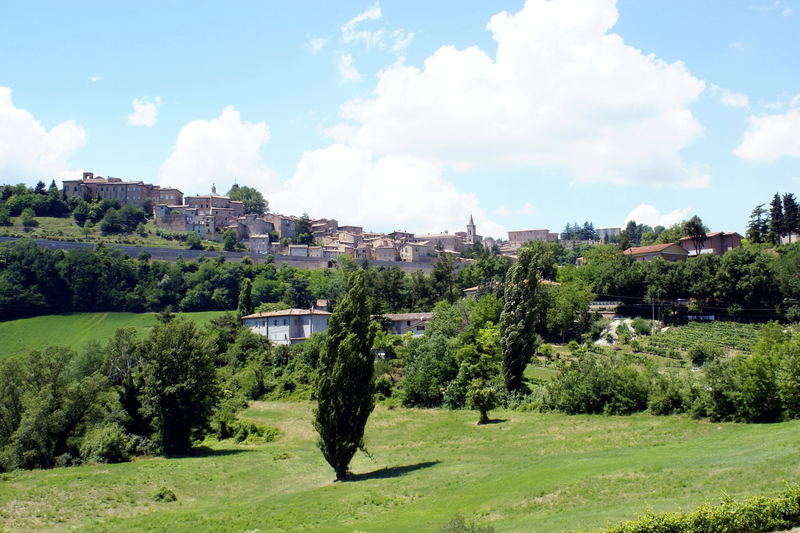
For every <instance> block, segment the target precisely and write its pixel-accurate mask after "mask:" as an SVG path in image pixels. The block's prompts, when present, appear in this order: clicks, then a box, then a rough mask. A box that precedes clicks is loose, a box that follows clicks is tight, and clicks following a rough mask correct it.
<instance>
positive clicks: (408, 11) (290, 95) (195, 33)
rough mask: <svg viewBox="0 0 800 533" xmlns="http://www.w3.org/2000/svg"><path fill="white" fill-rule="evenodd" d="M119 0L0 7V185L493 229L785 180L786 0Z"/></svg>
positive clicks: (745, 213)
mask: <svg viewBox="0 0 800 533" xmlns="http://www.w3.org/2000/svg"><path fill="white" fill-rule="evenodd" d="M113 4H115V3H109V2H93V1H77V2H39V1H36V0H29V1H24V2H23V1H17V2H9V1H7V0H2V1H0V13H2V16H0V182H2V183H20V182H23V183H27V184H29V185H33V184H35V183H36V182H37V181H38V180H40V179H41V180H43V181H45V182H47V183H49V182H50V180H51V179H56V181H60V180H62V179H68V178H73V177H75V176H79V175H80V173H81V172H82V171H91V172H94V173H95V174H99V175H103V176H114V177H119V178H122V179H125V180H142V181H145V182H149V183H157V184H160V185H164V186H175V187H178V188H179V189H181V190H182V191H183V192H184V194H186V195H190V194H203V193H208V192H209V191H210V189H211V187H212V184H214V185H216V187H217V190H218V191H219V192H221V193H224V192H225V191H227V190H228V189H229V188H230V186H231V185H232V184H233V183H238V184H240V185H249V186H252V187H255V188H257V189H259V190H260V191H262V192H263V194H264V196H265V197H266V198H267V200H268V201H269V204H270V210H271V211H273V212H279V213H284V214H297V215H299V214H301V213H303V212H307V213H308V214H309V215H310V216H311V217H313V218H322V217H325V218H335V219H337V220H338V221H339V223H340V224H350V225H363V226H364V227H365V228H367V229H369V230H372V231H393V230H398V229H400V230H407V231H413V232H417V233H421V232H441V231H444V230H449V231H451V232H454V231H464V225H465V224H466V222H467V219H468V218H469V216H470V214H472V215H473V216H474V219H475V223H476V225H477V229H478V233H480V234H483V235H491V236H494V237H505V236H506V235H505V232H506V231H508V230H514V229H528V228H548V229H550V230H551V231H561V230H562V229H563V228H564V226H565V225H566V224H567V223H575V222H579V223H583V222H584V221H590V222H592V223H593V224H594V225H595V227H609V226H620V225H623V224H624V223H625V222H627V221H628V220H631V219H633V220H636V221H637V222H639V223H646V224H649V225H653V226H654V225H659V224H660V225H665V226H666V225H670V224H672V223H675V222H678V221H680V220H682V219H686V218H689V217H691V216H692V215H694V214H696V215H698V216H700V217H701V218H702V220H703V222H704V223H705V224H706V225H707V226H708V227H709V228H710V229H711V230H712V231H719V230H724V231H739V232H740V233H743V232H744V230H745V227H746V224H747V220H748V217H749V214H750V212H751V211H752V209H753V208H754V207H755V206H756V205H757V204H761V203H768V202H769V201H770V199H771V198H772V195H773V194H775V192H781V193H784V192H793V193H795V194H798V195H800V38H798V35H800V0H617V1H615V0H528V1H527V2H524V1H519V0H516V1H510V0H509V1H500V0H481V1H478V0H458V1H455V0H437V1H436V2H430V1H422V0H402V1H401V0H391V1H389V0H384V1H380V2H374V1H363V0H362V1H337V2H322V1H317V2H311V1H305V0H296V1H293V2H274V1H258V2H256V1H249V2H246V1H228V2H209V1H196V2H192V3H187V2H177V1H164V0H162V1H159V2H148V1H142V2H136V3H125V4H123V3H116V4H117V5H113Z"/></svg>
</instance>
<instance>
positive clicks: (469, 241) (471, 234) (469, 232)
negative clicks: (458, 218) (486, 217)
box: [467, 213, 476, 244]
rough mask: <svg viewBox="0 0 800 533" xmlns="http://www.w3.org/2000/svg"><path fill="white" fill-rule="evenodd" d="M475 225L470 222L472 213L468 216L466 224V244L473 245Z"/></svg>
mask: <svg viewBox="0 0 800 533" xmlns="http://www.w3.org/2000/svg"><path fill="white" fill-rule="evenodd" d="M475 235H476V233H475V223H474V222H473V221H472V213H470V215H469V222H467V244H475V242H476V240H475Z"/></svg>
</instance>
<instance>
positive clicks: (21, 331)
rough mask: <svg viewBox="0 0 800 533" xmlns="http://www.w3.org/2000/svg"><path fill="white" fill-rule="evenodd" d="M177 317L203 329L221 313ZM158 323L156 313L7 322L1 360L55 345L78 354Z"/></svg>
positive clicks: (0, 335) (0, 328)
mask: <svg viewBox="0 0 800 533" xmlns="http://www.w3.org/2000/svg"><path fill="white" fill-rule="evenodd" d="M177 314H178V316H186V317H189V318H191V319H192V320H194V321H195V322H197V323H198V324H199V325H202V324H205V323H206V322H208V321H209V320H211V319H212V318H215V317H217V316H219V315H221V314H222V312H221V311H206V312H201V313H177ZM157 323H158V321H157V320H156V318H155V315H154V314H153V313H73V314H67V315H47V316H37V317H33V318H21V319H19V320H8V321H6V322H0V339H2V342H0V358H4V357H10V356H14V355H19V354H22V353H26V352H28V351H30V350H38V349H41V348H44V347H46V346H53V345H57V346H69V347H71V348H73V349H76V350H79V349H80V348H82V347H83V346H85V345H86V343H87V342H89V341H98V342H101V343H103V342H105V341H107V340H108V339H110V338H111V336H113V335H114V331H116V330H117V329H118V328H126V327H132V328H136V329H137V330H139V331H140V332H142V333H144V332H146V331H147V330H149V329H150V328H152V327H153V326H154V325H156V324H157Z"/></svg>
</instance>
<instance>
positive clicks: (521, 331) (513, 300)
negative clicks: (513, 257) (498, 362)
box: [500, 242, 554, 391]
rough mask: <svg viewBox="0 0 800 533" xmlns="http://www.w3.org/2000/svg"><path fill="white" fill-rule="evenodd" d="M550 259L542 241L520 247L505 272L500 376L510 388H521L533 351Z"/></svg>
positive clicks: (550, 254) (539, 323) (550, 263)
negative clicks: (515, 259)
mask: <svg viewBox="0 0 800 533" xmlns="http://www.w3.org/2000/svg"><path fill="white" fill-rule="evenodd" d="M553 274H554V266H553V258H552V253H551V252H550V250H549V249H548V248H547V247H546V246H545V244H544V243H542V242H534V243H530V244H527V245H525V246H523V247H522V248H520V250H519V251H518V253H517V262H516V263H515V264H514V265H513V266H512V267H511V268H510V269H509V270H508V273H507V274H506V282H505V285H506V288H505V304H504V306H503V312H502V314H501V315H500V339H501V340H500V343H501V347H502V352H503V378H504V380H505V384H506V388H507V389H508V390H509V391H518V390H520V389H521V388H522V373H523V372H524V370H525V367H526V366H527V365H528V363H529V362H530V360H531V357H533V354H534V353H535V352H536V347H537V344H538V337H537V336H536V333H535V332H536V330H537V329H539V330H541V327H542V326H541V322H542V320H543V313H544V309H543V307H544V306H543V305H542V299H541V298H540V297H539V294H540V282H541V280H542V279H552V278H553Z"/></svg>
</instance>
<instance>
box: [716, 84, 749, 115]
mask: <svg viewBox="0 0 800 533" xmlns="http://www.w3.org/2000/svg"><path fill="white" fill-rule="evenodd" d="M710 91H711V95H712V96H715V97H717V98H719V101H720V102H722V105H724V106H725V107H738V108H740V109H748V108H749V107H750V99H749V98H748V97H747V95H746V94H742V93H736V92H733V91H731V90H729V89H725V88H724V87H720V86H719V85H712V86H711V88H710Z"/></svg>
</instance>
